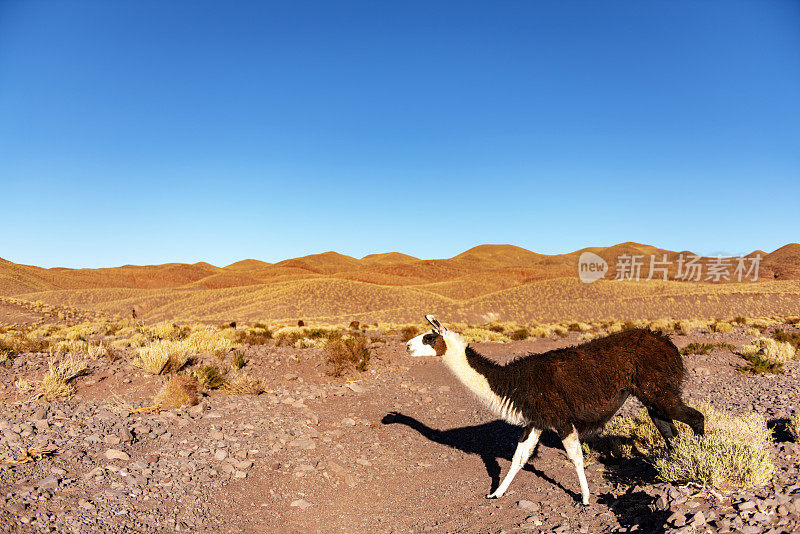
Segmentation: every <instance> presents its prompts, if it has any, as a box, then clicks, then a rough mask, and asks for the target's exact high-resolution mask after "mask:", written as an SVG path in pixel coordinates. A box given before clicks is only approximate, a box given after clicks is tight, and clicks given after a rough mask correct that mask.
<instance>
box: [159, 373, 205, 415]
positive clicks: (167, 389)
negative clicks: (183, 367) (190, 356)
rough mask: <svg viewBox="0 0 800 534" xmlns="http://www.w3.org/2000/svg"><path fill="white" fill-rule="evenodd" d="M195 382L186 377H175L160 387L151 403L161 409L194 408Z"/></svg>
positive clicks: (195, 396)
mask: <svg viewBox="0 0 800 534" xmlns="http://www.w3.org/2000/svg"><path fill="white" fill-rule="evenodd" d="M197 386H198V384H197V380H195V379H194V378H192V377H190V376H186V375H175V376H173V377H172V378H170V379H169V381H168V382H167V383H166V384H164V386H162V388H161V389H160V390H159V392H158V393H157V394H156V396H155V397H154V398H153V402H154V403H155V404H156V405H159V406H160V407H161V408H164V409H170V408H180V407H182V406H194V405H195V404H197V403H198V399H197Z"/></svg>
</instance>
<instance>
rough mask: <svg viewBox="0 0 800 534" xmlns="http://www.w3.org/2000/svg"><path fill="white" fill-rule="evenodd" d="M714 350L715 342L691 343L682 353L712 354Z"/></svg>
mask: <svg viewBox="0 0 800 534" xmlns="http://www.w3.org/2000/svg"><path fill="white" fill-rule="evenodd" d="M712 350H714V344H713V343H689V344H688V345H686V346H685V347H683V349H681V354H683V355H684V356H687V355H689V354H710V353H711V351H712Z"/></svg>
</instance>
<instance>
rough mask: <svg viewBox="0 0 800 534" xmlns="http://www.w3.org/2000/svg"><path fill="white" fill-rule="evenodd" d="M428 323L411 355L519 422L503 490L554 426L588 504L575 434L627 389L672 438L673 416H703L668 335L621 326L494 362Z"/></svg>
mask: <svg viewBox="0 0 800 534" xmlns="http://www.w3.org/2000/svg"><path fill="white" fill-rule="evenodd" d="M425 318H426V319H427V320H428V322H430V323H431V325H432V326H433V329H432V330H431V331H429V332H426V333H424V334H421V335H419V336H417V337H415V338H413V339H411V340H410V341H409V342H408V343H407V345H406V349H407V351H408V353H409V354H410V355H411V356H439V357H441V358H442V361H443V362H444V363H445V365H446V366H447V367H448V368H449V369H450V370H451V371H452V372H453V374H455V376H456V378H458V379H459V380H460V381H461V382H462V383H463V384H464V385H465V386H466V387H467V389H469V390H470V391H472V393H474V394H475V395H476V396H477V397H478V399H479V400H481V401H482V402H483V403H484V404H485V405H486V406H487V407H488V408H489V409H490V410H491V411H492V412H494V413H495V415H497V416H498V417H500V418H502V419H504V420H506V421H507V422H509V423H511V424H512V425H517V426H521V427H523V432H522V437H521V438H520V440H519V443H518V444H517V449H516V451H515V452H514V457H513V459H512V460H511V467H510V469H509V471H508V473H507V474H506V476H505V477H504V478H503V481H502V482H501V483H500V485H499V486H498V487H497V489H496V490H495V491H494V492H492V493H490V494H488V495H487V496H486V497H487V498H489V499H495V498H498V497H502V496H503V494H504V493H505V492H506V490H507V489H508V486H509V485H510V484H511V481H512V480H513V479H514V477H515V476H516V474H517V473H518V472H519V471H520V470H521V469H522V468H523V467H525V464H526V463H527V462H528V459H529V458H530V457H531V454H532V453H533V451H534V449H535V447H536V444H537V443H538V440H539V437H540V436H541V434H542V432H543V431H544V430H548V429H550V430H554V431H555V432H556V433H557V434H558V436H559V437H560V438H561V440H562V442H563V444H564V450H565V451H566V452H567V456H568V457H569V459H570V460H571V461H572V463H573V464H574V465H575V470H576V471H577V474H578V481H579V483H580V487H581V503H582V504H583V505H588V504H589V486H588V484H587V483H586V474H585V473H584V470H583V452H582V450H581V444H580V440H579V436H581V435H587V434H591V433H592V432H596V431H597V430H599V429H600V428H602V426H603V425H604V424H605V423H606V422H607V421H608V420H609V419H611V417H613V416H614V414H615V413H616V412H617V410H619V408H620V407H621V406H622V404H623V403H624V402H625V400H626V399H627V398H628V396H630V395H634V396H635V397H636V398H638V399H639V400H640V401H641V402H642V403H643V404H644V405H645V407H646V408H647V411H648V413H649V415H650V417H651V418H652V419H653V422H654V423H655V425H656V428H658V431H659V432H660V433H661V435H662V436H663V437H664V439H665V440H666V441H667V443H668V444H669V443H670V440H671V438H673V437H674V436H675V435H676V433H677V431H676V428H675V425H674V424H673V420H678V421H682V422H684V423H686V424H687V425H689V426H690V427H691V428H692V430H693V431H694V433H695V434H698V435H702V434H703V431H704V423H705V421H704V417H703V414H702V413H700V412H699V411H697V410H695V409H693V408H690V407H689V406H686V404H684V402H683V401H682V400H681V395H680V393H681V383H682V381H683V377H684V370H683V361H682V360H681V356H680V353H679V352H678V349H677V348H676V347H675V345H674V344H673V343H672V341H670V340H669V338H668V337H667V336H665V335H663V334H660V333H657V332H653V331H651V330H647V329H636V330H627V331H624V332H620V333H617V334H612V335H610V336H608V337H605V338H600V339H595V340H593V341H590V342H588V343H584V344H582V345H578V346H574V347H567V348H563V349H556V350H551V351H549V352H545V353H543V354H529V355H527V356H522V357H519V358H517V359H515V360H512V361H510V362H508V363H507V364H505V365H501V364H498V363H495V362H493V361H491V360H489V359H488V358H486V357H484V356H482V355H480V354H478V353H477V352H476V351H475V350H473V349H472V348H471V347H469V346H468V345H467V343H466V342H465V341H464V338H463V337H461V335H460V334H458V333H456V332H453V331H451V330H448V329H447V328H445V327H444V326H442V325H441V324H440V323H439V321H437V320H436V318H435V317H433V316H432V315H426V316H425Z"/></svg>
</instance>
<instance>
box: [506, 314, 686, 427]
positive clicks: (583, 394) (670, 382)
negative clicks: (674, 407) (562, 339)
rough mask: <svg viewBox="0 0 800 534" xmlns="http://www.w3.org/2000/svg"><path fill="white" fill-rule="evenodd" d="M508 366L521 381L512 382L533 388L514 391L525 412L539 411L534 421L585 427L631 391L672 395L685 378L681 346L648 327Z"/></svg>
mask: <svg viewBox="0 0 800 534" xmlns="http://www.w3.org/2000/svg"><path fill="white" fill-rule="evenodd" d="M506 369H507V371H508V375H509V377H511V376H513V377H515V378H517V379H519V382H517V381H516V380H513V381H512V382H516V383H520V382H521V383H525V384H528V385H529V387H530V390H529V391H530V392H533V394H530V393H528V394H521V392H516V393H518V402H520V403H521V404H523V405H524V406H525V412H526V413H530V414H536V417H537V419H538V421H536V423H538V424H540V425H542V426H552V425H554V424H556V423H559V422H563V421H565V420H568V421H569V422H571V423H572V424H574V425H575V426H576V427H577V428H578V429H579V430H581V431H583V430H590V429H592V428H593V427H596V426H601V425H602V424H603V423H604V422H605V421H606V420H608V418H610V417H611V416H613V414H614V413H615V412H616V411H617V410H618V409H619V407H620V405H621V404H622V402H624V400H625V399H626V398H627V396H628V394H633V395H636V396H637V397H640V398H641V396H646V397H648V398H649V397H650V396H652V395H656V396H658V395H664V396H666V395H669V396H673V395H675V394H679V392H680V384H681V382H682V380H683V363H682V361H681V356H680V353H679V351H678V349H677V348H676V347H675V345H674V344H673V343H672V341H670V339H669V338H668V337H666V336H665V335H663V334H660V333H657V332H652V331H650V330H646V329H636V330H627V331H624V332H619V333H617V334H612V335H610V336H607V337H604V338H600V339H596V340H593V341H590V342H588V343H583V344H581V345H576V346H573V347H566V348H563V349H556V350H552V351H549V352H545V353H543V354H532V355H530V356H528V357H524V358H521V359H518V360H514V361H512V362H509V364H508V365H507V366H506ZM509 385H510V384H509ZM509 393H511V394H512V395H513V394H514V393H515V392H511V391H509Z"/></svg>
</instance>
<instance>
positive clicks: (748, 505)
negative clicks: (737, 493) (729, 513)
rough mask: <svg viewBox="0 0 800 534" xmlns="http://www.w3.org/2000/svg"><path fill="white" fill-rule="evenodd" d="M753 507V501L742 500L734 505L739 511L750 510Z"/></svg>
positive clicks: (754, 505) (754, 504)
mask: <svg viewBox="0 0 800 534" xmlns="http://www.w3.org/2000/svg"><path fill="white" fill-rule="evenodd" d="M755 507H756V503H755V502H753V501H744V502H740V503H739V504H737V505H736V509H737V510H739V511H740V512H744V511H747V510H752V509H753V508H755Z"/></svg>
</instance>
